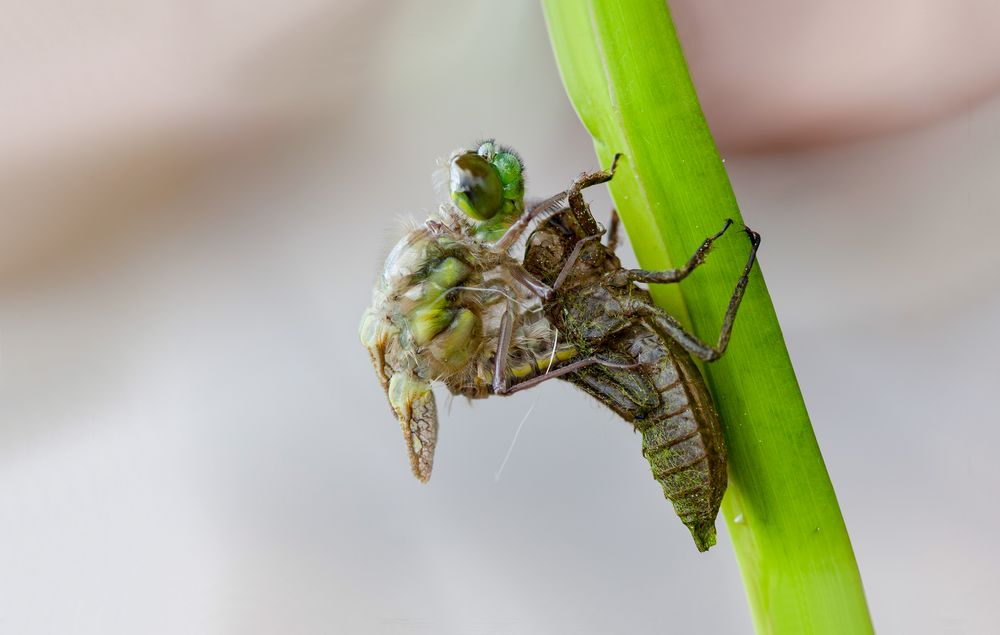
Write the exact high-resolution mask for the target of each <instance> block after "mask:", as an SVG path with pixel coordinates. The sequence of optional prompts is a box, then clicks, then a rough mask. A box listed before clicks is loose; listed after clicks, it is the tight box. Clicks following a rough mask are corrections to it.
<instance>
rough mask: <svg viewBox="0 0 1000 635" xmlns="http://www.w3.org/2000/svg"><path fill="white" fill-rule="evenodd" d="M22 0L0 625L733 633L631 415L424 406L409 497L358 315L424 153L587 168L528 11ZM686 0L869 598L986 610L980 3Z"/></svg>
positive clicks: (998, 316)
mask: <svg viewBox="0 0 1000 635" xmlns="http://www.w3.org/2000/svg"><path fill="white" fill-rule="evenodd" d="M8 5H9V6H5V7H4V11H3V16H4V19H3V20H2V21H0V53H2V54H0V69H2V76H3V78H4V81H3V82H2V83H0V115H2V119H0V121H2V122H3V131H4V134H3V143H2V144H0V527H3V528H4V530H3V538H4V539H3V540H2V541H0V563H2V569H3V571H4V573H5V575H4V576H0V632H12V633H13V632H16V633H64V632H76V633H101V634H105V633H136V632H142V633H179V632H180V633H240V634H244V633H275V632H295V633H328V632H338V633H410V632H427V633H444V634H451V633H553V632H574V633H608V632H626V631H634V632H659V630H662V626H663V617H662V616H663V614H664V612H669V613H670V615H671V619H672V620H674V622H673V625H674V628H675V629H676V630H677V631H678V632H681V631H684V630H685V629H691V628H695V627H697V628H700V629H702V630H704V632H714V633H729V632H748V631H749V628H750V622H749V616H748V614H747V611H746V607H745V602H744V597H743V591H742V586H741V583H740V579H739V573H738V570H737V567H736V563H735V560H734V558H733V556H732V553H731V550H730V547H729V544H728V538H727V537H726V536H725V533H724V530H723V531H722V535H721V537H720V542H719V546H718V547H716V548H715V549H713V550H712V551H711V552H710V553H709V554H707V555H706V556H699V555H698V554H695V553H693V550H692V549H691V548H690V544H689V537H687V536H685V533H686V532H685V530H684V528H683V527H682V526H681V525H680V524H679V523H677V522H676V519H675V518H673V514H672V511H671V509H670V507H669V505H668V504H667V503H666V502H665V501H663V500H662V498H661V496H660V494H659V492H658V489H657V486H656V483H655V482H654V481H653V480H652V479H651V478H650V477H649V474H648V466H647V465H646V463H645V461H643V459H642V456H641V454H640V451H639V447H638V442H637V439H636V437H634V435H632V434H631V433H630V431H629V429H628V428H627V426H625V425H623V424H622V423H621V422H620V421H616V420H614V418H613V417H611V416H610V415H608V414H607V413H605V412H602V411H601V410H600V409H599V408H598V407H597V406H596V405H595V404H594V403H593V402H591V401H589V400H588V399H587V398H586V397H585V396H584V395H582V394H579V393H577V392H574V391H573V390H572V389H571V388H570V387H568V386H545V387H544V388H540V389H538V390H533V391H526V392H530V393H532V394H523V395H518V396H515V397H512V398H510V399H494V400H489V401H487V402H484V403H477V404H475V405H474V406H470V405H468V404H466V403H465V402H456V403H454V405H453V407H451V408H446V407H445V404H444V400H443V399H442V400H441V401H442V404H441V405H442V411H443V413H444V414H443V416H442V419H443V421H442V430H441V439H442V441H441V446H440V450H439V458H438V461H437V463H436V468H435V469H436V473H435V476H434V479H433V481H432V482H431V484H430V485H429V486H419V484H417V483H416V482H415V481H413V480H412V478H411V477H410V476H409V474H408V467H407V464H406V459H405V453H404V448H403V446H402V442H401V441H400V435H399V431H398V427H397V424H396V423H395V421H394V420H393V418H392V416H391V414H390V413H389V411H388V408H387V406H386V404H385V399H384V395H382V394H381V393H380V389H379V387H378V384H377V381H376V379H375V376H374V374H373V373H372V371H371V369H370V367H369V363H368V360H367V356H366V354H365V352H364V350H363V349H362V348H361V346H360V345H359V344H358V342H357V337H356V327H357V320H358V319H359V317H360V314H361V311H362V310H363V308H364V306H365V305H366V304H367V302H368V300H369V297H368V294H369V293H370V289H371V284H372V281H373V280H374V277H375V275H376V274H377V272H378V270H379V266H380V263H381V260H382V258H383V257H384V255H385V253H386V251H387V248H388V246H389V245H391V244H392V243H393V242H394V240H395V239H396V238H397V237H398V235H399V232H398V225H399V223H398V220H399V218H400V217H403V216H407V215H413V216H417V217H419V216H420V215H422V214H425V213H426V212H427V210H429V209H431V208H432V207H433V206H434V205H436V204H437V203H438V199H437V198H436V195H435V193H434V191H433V189H432V184H431V180H430V174H431V172H432V170H433V169H434V167H435V161H436V159H437V158H439V157H442V156H446V155H447V154H448V153H449V152H450V151H451V150H453V149H454V148H456V147H459V146H461V145H463V144H468V143H470V142H472V140H474V139H476V138H479V137H483V136H492V135H495V136H496V137H497V138H498V139H499V140H500V141H502V142H504V143H509V144H511V145H513V146H515V147H516V148H517V149H518V150H519V151H520V152H521V154H522V155H523V156H524V157H525V160H526V163H527V170H528V175H529V185H528V187H529V191H530V192H531V193H534V194H535V195H543V194H546V193H549V192H552V191H557V190H558V189H561V188H562V187H564V186H565V184H566V183H567V182H568V181H569V180H570V179H571V178H572V177H573V176H575V175H576V174H577V173H579V172H580V171H582V170H585V169H590V168H593V167H596V166H595V158H594V155H593V151H592V147H591V145H590V141H589V139H588V138H587V136H586V134H585V132H584V131H583V129H582V128H581V126H580V124H579V122H578V121H577V119H576V117H575V115H574V113H573V111H572V108H571V106H570V104H569V103H568V102H567V100H566V97H565V94H564V92H563V90H562V86H561V84H560V81H559V77H558V72H557V69H556V67H555V63H554V61H553V58H552V55H551V51H550V49H549V44H548V39H547V36H546V32H545V27H544V22H543V17H542V13H541V10H540V8H539V6H538V5H537V4H536V3H534V2H531V1H528V0H517V1H513V2H505V3H485V2H479V3H449V2H443V1H441V0H432V1H430V2H422V3H404V2H399V1H381V2H361V1H360V0H357V1H354V2H319V1H308V0H292V1H290V2H285V3H254V2H249V3H248V2H233V1H230V0H224V1H213V2H170V3H167V2H152V3H125V2H120V1H118V0H103V1H96V2H88V3H65V2H36V3H30V4H24V3H21V4H11V3H8ZM671 5H672V7H673V10H674V14H675V18H676V21H677V24H678V29H679V32H680V35H681V38H682V41H683V43H684V46H685V50H686V51H687V53H688V56H689V62H690V66H691V70H692V74H693V76H694V79H695V83H696V85H697V87H698V90H699V93H700V95H701V98H702V101H703V105H704V108H705V111H706V114H707V117H708V119H709V123H710V125H711V127H712V130H713V132H714V134H715V135H716V137H717V140H718V142H719V145H720V148H721V149H722V152H723V155H724V157H725V158H726V162H727V167H728V169H729V171H730V175H731V177H732V180H733V183H734V187H735V189H736V192H737V196H738V198H739V200H740V202H741V207H742V209H743V212H744V215H745V217H746V219H747V221H748V222H749V223H750V224H752V225H753V226H754V227H755V228H756V229H758V230H760V231H761V233H762V234H763V235H764V245H763V247H762V251H761V265H762V268H763V270H764V272H765V275H766V277H767V279H768V286H769V289H770V291H771V293H772V296H773V299H774V301H775V304H776V307H777V309H778V313H779V316H780V317H781V319H782V324H783V327H784V330H785V335H786V338H787V340H788V345H789V349H790V352H791V354H792V359H793V361H794V362H795V365H796V368H797V372H798V373H799V380H800V383H801V385H802V388H803V392H804V395H805V398H806V403H807V404H808V405H809V408H810V412H811V414H812V417H813V421H814V425H815V428H816V433H817V436H818V437H819V440H820V444H821V447H822V448H823V449H824V454H825V457H826V460H827V464H828V467H829V469H830V471H831V475H832V477H833V480H834V483H835V485H836V487H837V490H838V494H839V496H840V500H841V503H842V506H843V510H844V513H845V517H846V520H847V524H848V527H849V529H850V530H851V534H852V538H853V541H854V545H855V549H856V551H857V554H858V558H859V562H860V565H861V571H862V575H863V577H864V579H865V583H866V589H867V591H868V596H869V601H870V603H871V606H872V611H873V615H874V618H875V622H876V627H877V628H879V629H880V630H881V631H882V632H903V633H945V632H969V633H987V632H997V631H1000V614H998V611H997V610H996V607H995V606H994V604H995V603H994V602H993V601H992V598H993V597H995V596H996V595H997V593H1000V577H998V575H997V573H996V572H997V571H1000V549H998V548H997V547H996V546H995V545H994V544H993V543H994V542H995V541H994V539H993V536H995V534H996V532H997V531H998V530H1000V511H998V510H997V509H996V508H995V506H992V505H989V504H988V501H989V500H992V498H994V497H995V494H996V492H997V488H998V486H1000V469H998V468H997V467H996V462H995V461H994V460H993V452H992V448H993V447H995V446H996V445H997V444H998V443H1000V431H998V430H1000V429H998V428H997V426H996V422H997V417H996V415H995V405H994V404H993V401H992V395H993V393H994V392H995V386H996V383H997V381H998V380H1000V374H998V372H997V365H996V361H995V360H996V359H997V358H998V355H1000V338H998V336H997V335H996V333H995V328H996V324H997V323H998V320H1000V303H998V300H997V298H998V297H1000V293H998V292H1000V251H998V250H997V249H996V245H995V240H994V236H996V235H997V233H998V231H1000V214H997V209H996V201H997V200H1000V179H997V178H996V175H997V174H998V173H1000V98H998V96H997V88H998V86H1000V38H998V37H996V34H997V33H1000V4H998V3H996V2H989V1H986V0H962V1H955V2H950V3H935V2H928V1H925V0H910V1H904V0H883V1H880V2H860V1H857V0H853V1H840V2H833V1H827V0H822V1H816V2H810V3H801V2H792V1H791V0H764V1H761V2H756V3H740V2H734V1H722V0H700V1H697V2H695V1H690V0H688V1H681V0H677V1H675V2H672V3H671ZM594 196H595V208H597V209H601V210H606V209H607V208H608V205H609V202H608V199H607V196H606V195H605V194H603V193H598V194H595V195H594ZM600 213H604V212H600ZM690 283H691V284H697V277H696V276H695V277H694V278H693V279H692V281H691V282H690ZM739 336H740V335H739V326H738V325H737V329H736V332H735V335H734V337H739ZM551 383H555V382H551ZM529 408H531V409H533V410H532V413H533V414H532V415H531V418H530V419H529V420H528V421H527V423H526V424H525V427H524V430H523V432H522V433H521V434H520V435H519V441H518V443H517V446H516V447H515V448H514V449H513V451H512V453H511V458H510V461H509V462H508V463H507V465H506V467H505V469H504V472H503V478H502V479H501V480H499V481H495V478H494V475H495V473H496V471H497V468H498V466H499V464H500V462H501V460H502V459H503V457H504V456H505V453H506V452H507V449H508V446H509V445H510V442H511V439H512V437H513V435H514V430H515V428H516V427H517V424H518V422H520V421H521V419H522V417H523V416H524V414H525V412H527V411H528V410H529ZM567 440H569V442H567Z"/></svg>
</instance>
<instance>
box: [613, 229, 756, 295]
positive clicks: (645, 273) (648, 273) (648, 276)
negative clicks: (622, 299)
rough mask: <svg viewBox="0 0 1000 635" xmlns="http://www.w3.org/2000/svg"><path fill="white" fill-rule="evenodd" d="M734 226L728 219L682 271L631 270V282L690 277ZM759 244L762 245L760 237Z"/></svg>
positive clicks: (629, 273) (665, 281)
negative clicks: (717, 242)
mask: <svg viewBox="0 0 1000 635" xmlns="http://www.w3.org/2000/svg"><path fill="white" fill-rule="evenodd" d="M732 224H733V221H732V219H730V218H727V219H726V224H725V225H723V226H722V229H720V230H719V231H717V232H716V233H714V234H712V235H711V236H709V237H708V238H706V239H705V241H704V242H703V243H701V246H700V247H698V249H697V250H696V251H695V252H694V255H692V256H691V258H690V259H688V261H687V264H686V265H684V266H683V267H681V268H680V269H662V270H659V271H654V270H650V269H630V270H629V272H628V278H629V280H631V281H633V282H655V283H660V284H667V283H670V282H680V281H681V280H683V279H684V278H686V277H688V275H690V274H691V272H692V271H694V270H695V268H696V267H698V265H700V264H702V263H704V262H705V256H707V255H708V252H709V250H711V249H712V243H714V242H715V241H716V240H717V239H718V238H719V237H721V236H722V235H723V234H725V233H726V230H727V229H729V226H730V225H732ZM757 243H758V244H759V243H760V240H759V237H758V240H757ZM756 251H757V246H756V245H754V247H753V252H754V253H756Z"/></svg>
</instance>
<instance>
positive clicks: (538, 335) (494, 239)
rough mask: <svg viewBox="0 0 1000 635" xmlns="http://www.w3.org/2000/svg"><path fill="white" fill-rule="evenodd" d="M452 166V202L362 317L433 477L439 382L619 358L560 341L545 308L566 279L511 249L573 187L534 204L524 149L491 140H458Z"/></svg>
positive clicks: (513, 385)
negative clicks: (552, 282) (528, 195)
mask: <svg viewBox="0 0 1000 635" xmlns="http://www.w3.org/2000/svg"><path fill="white" fill-rule="evenodd" d="M447 166H448V172H449V179H450V180H449V192H450V200H449V202H448V203H446V204H444V205H442V206H441V207H440V208H439V209H438V210H437V212H436V213H434V214H432V215H431V216H430V217H429V218H428V219H427V220H426V222H424V223H423V224H422V225H418V226H415V227H412V228H411V229H410V230H409V231H408V232H406V234H405V235H404V236H403V237H402V238H401V239H400V240H399V242H398V243H397V244H396V245H395V247H394V248H393V249H392V251H391V252H390V253H389V255H388V257H387V258H386V260H385V264H384V266H383V269H382V272H381V275H380V276H379V278H378V280H377V281H376V283H375V286H374V289H373V291H372V304H371V306H369V308H368V309H367V310H366V311H365V312H364V314H363V316H362V318H361V324H360V327H359V335H360V338H361V342H362V344H363V345H364V346H365V348H367V349H368V352H369V354H370V356H371V359H372V364H373V366H374V368H375V372H376V376H377V377H378V379H379V382H380V384H381V386H382V388H383V390H384V391H385V393H386V396H387V398H388V401H389V405H390V407H391V408H392V411H393V414H394V415H395V417H396V418H397V419H398V420H399V423H400V427H401V428H402V431H403V437H404V440H405V443H406V448H407V453H408V456H409V459H410V466H411V469H412V471H413V473H414V475H415V476H416V477H417V478H418V479H419V480H421V481H423V482H426V481H427V480H428V479H429V478H430V475H431V471H432V469H433V460H434V450H435V447H436V444H437V432H438V416H437V406H436V403H435V399H434V393H433V389H432V383H433V382H440V383H442V384H444V385H445V386H446V387H447V389H448V390H449V391H451V393H452V394H455V395H464V396H466V397H469V398H475V399H478V398H483V397H486V396H489V395H492V394H500V395H503V394H512V393H514V392H517V391H519V390H523V389H525V388H528V387H530V386H532V385H534V383H535V382H536V380H538V379H539V378H542V379H549V378H555V377H560V376H563V375H565V374H568V373H571V372H573V371H575V370H578V369H581V368H584V367H587V366H590V365H609V366H616V365H618V364H617V362H614V361H609V360H606V359H603V358H602V357H600V356H589V357H583V358H581V357H580V356H579V355H578V352H577V351H576V349H575V348H574V347H573V346H572V345H571V344H570V343H568V342H565V341H564V342H562V343H560V342H559V341H558V336H557V334H556V332H555V331H554V330H553V329H552V327H551V324H549V322H548V320H546V319H545V317H544V313H543V311H542V309H541V306H542V305H541V303H542V302H544V300H545V299H546V298H549V297H552V295H553V294H554V293H555V290H554V289H553V288H552V287H551V286H549V285H547V284H545V283H543V282H541V281H540V280H538V279H537V277H536V276H534V275H532V274H531V273H529V272H528V271H527V270H526V269H525V268H524V266H523V265H522V264H521V262H520V260H519V259H518V258H516V257H515V256H513V255H512V251H513V250H514V249H515V247H516V246H517V245H518V243H519V241H520V240H521V238H522V237H523V236H524V235H525V232H526V231H527V230H528V229H529V228H530V227H531V226H532V224H533V223H534V222H535V221H540V220H542V219H544V218H545V217H546V215H547V214H550V213H552V212H554V211H557V210H558V208H559V207H560V206H562V203H563V202H564V201H565V200H566V198H567V197H568V196H569V195H570V194H571V193H570V192H568V191H567V192H561V193H559V194H556V195H555V196H552V197H549V198H548V199H545V200H542V201H539V202H537V203H535V204H533V205H531V206H526V205H525V201H524V166H523V164H522V162H521V159H520V158H519V157H518V155H517V154H516V153H515V152H513V151H512V150H510V149H508V148H506V147H503V146H500V145H498V144H496V143H495V142H494V141H492V140H488V141H484V142H481V143H478V144H476V148H475V149H474V150H458V151H456V152H454V153H453V154H452V155H451V157H450V158H449V160H448V162H447ZM498 350H502V351H503V352H502V354H500V355H498V354H497V351H498Z"/></svg>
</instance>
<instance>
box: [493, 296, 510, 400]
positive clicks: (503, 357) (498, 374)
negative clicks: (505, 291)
mask: <svg viewBox="0 0 1000 635" xmlns="http://www.w3.org/2000/svg"><path fill="white" fill-rule="evenodd" d="M499 331H500V333H499V334H498V335H497V352H496V356H495V357H494V358H493V392H495V393H496V394H498V395H502V394H505V393H506V392H507V389H508V385H507V357H508V356H509V355H510V338H511V335H512V334H513V332H514V319H513V312H512V311H511V310H510V305H509V304H508V305H507V310H506V311H504V312H503V315H502V316H500V328H499Z"/></svg>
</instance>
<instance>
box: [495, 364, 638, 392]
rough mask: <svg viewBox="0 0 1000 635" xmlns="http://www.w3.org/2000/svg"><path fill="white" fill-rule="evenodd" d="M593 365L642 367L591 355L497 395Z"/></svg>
mask: <svg viewBox="0 0 1000 635" xmlns="http://www.w3.org/2000/svg"><path fill="white" fill-rule="evenodd" d="M594 364H600V365H601V366H605V367H607V368H636V367H638V366H641V365H642V364H640V363H638V362H635V363H619V362H612V361H608V360H606V359H601V358H600V357H598V356H597V355H591V356H590V357H584V358H581V359H577V360H576V361H573V362H570V363H569V364H566V365H565V366H560V367H559V368H556V369H555V370H550V371H546V372H544V373H541V374H539V375H535V376H534V377H532V378H530V379H525V380H524V381H520V382H518V383H516V384H514V385H513V386H510V387H508V388H507V389H506V390H504V391H503V392H499V391H498V392H497V394H501V395H510V394H513V393H515V392H518V391H521V390H524V389H525V388H531V387H532V386H537V385H538V384H540V383H542V382H543V381H547V380H549V379H555V378H557V377H562V376H563V375H568V374H570V373H575V372H577V371H578V370H580V369H582V368H586V367H587V366H592V365H594Z"/></svg>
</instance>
